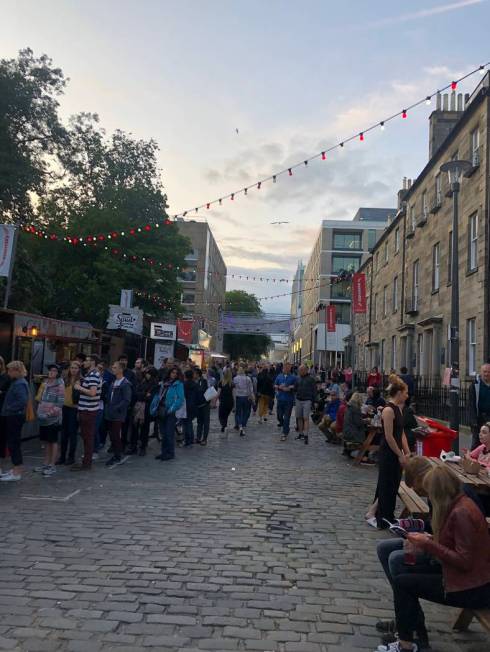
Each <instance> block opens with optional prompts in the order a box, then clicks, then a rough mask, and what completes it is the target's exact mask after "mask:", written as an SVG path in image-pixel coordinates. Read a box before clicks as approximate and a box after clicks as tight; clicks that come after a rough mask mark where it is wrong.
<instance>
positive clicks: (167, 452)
mask: <svg viewBox="0 0 490 652" xmlns="http://www.w3.org/2000/svg"><path fill="white" fill-rule="evenodd" d="M176 424H177V417H176V416H175V413H171V412H168V413H167V414H166V415H165V417H164V418H163V419H160V420H159V423H158V425H159V427H160V436H161V438H162V458H163V459H164V460H170V459H172V458H173V457H175V426H176Z"/></svg>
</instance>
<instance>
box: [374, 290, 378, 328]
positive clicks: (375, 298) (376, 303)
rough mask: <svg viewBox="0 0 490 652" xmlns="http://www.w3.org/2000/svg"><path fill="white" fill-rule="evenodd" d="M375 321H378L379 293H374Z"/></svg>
mask: <svg viewBox="0 0 490 652" xmlns="http://www.w3.org/2000/svg"><path fill="white" fill-rule="evenodd" d="M373 321H375V322H376V321H378V293H377V292H376V294H375V295H374V300H373Z"/></svg>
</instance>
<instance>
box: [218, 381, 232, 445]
mask: <svg viewBox="0 0 490 652" xmlns="http://www.w3.org/2000/svg"><path fill="white" fill-rule="evenodd" d="M218 396H219V408H218V418H219V422H220V425H221V432H226V429H227V428H228V418H229V416H230V413H231V411H232V410H233V405H234V402H233V375H232V373H231V369H226V370H225V371H224V372H223V379H222V380H221V381H220V382H219V384H218Z"/></svg>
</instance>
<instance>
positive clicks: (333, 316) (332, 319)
mask: <svg viewBox="0 0 490 652" xmlns="http://www.w3.org/2000/svg"><path fill="white" fill-rule="evenodd" d="M326 321H327V331H328V332H329V333H335V329H336V325H337V311H336V309H335V305H334V304H330V305H329V306H327V315H326Z"/></svg>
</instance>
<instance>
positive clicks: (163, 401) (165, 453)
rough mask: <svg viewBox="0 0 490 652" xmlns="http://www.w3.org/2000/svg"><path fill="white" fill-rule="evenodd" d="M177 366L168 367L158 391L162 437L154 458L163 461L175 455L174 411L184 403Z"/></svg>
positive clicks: (175, 423) (182, 385) (171, 458)
mask: <svg viewBox="0 0 490 652" xmlns="http://www.w3.org/2000/svg"><path fill="white" fill-rule="evenodd" d="M180 375H181V374H180V370H179V368H178V367H173V368H172V369H170V372H169V374H168V377H167V380H166V381H165V382H164V383H163V385H162V389H161V392H160V402H159V407H158V419H159V424H160V434H161V437H162V451H161V453H160V455H157V456H156V458H155V459H157V460H161V461H162V462H165V461H167V460H173V459H174V457H175V426H176V425H177V417H176V416H175V413H176V412H177V410H179V408H181V407H182V406H183V404H184V400H185V398H184V384H183V382H182V380H181V378H180Z"/></svg>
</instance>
